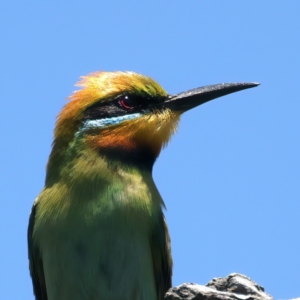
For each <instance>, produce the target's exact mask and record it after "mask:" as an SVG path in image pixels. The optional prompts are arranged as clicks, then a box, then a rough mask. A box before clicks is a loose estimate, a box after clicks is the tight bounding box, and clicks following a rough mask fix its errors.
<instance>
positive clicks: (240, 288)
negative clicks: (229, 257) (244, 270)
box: [165, 273, 273, 300]
mask: <svg viewBox="0 0 300 300" xmlns="http://www.w3.org/2000/svg"><path fill="white" fill-rule="evenodd" d="M181 299H182V300H183V299H186V300H273V297H272V296H270V295H269V294H267V293H266V292H265V290H264V288H263V287H262V286H260V285H258V284H257V283H256V282H254V281H253V280H251V279H250V278H249V277H247V276H245V275H242V274H237V273H232V274H229V275H228V276H226V277H225V278H214V279H212V280H211V281H210V282H209V283H207V284H206V285H205V286H203V285H199V284H195V283H184V284H182V285H180V286H177V287H174V288H171V289H170V290H169V291H168V292H167V293H166V296H165V300H181Z"/></svg>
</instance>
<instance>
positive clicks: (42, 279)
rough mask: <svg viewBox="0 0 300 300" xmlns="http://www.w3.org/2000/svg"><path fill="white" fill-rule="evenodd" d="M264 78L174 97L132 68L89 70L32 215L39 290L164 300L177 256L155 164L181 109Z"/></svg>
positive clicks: (60, 127)
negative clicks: (173, 262)
mask: <svg viewBox="0 0 300 300" xmlns="http://www.w3.org/2000/svg"><path fill="white" fill-rule="evenodd" d="M257 85H258V84H257V83H229V84H216V85H211V86H206V87H200V88H196V89H192V90H189V91H187V92H183V93H179V94H176V95H169V94H168V93H167V92H166V91H165V90H164V89H163V88H162V87H161V86H160V85H159V84H158V83H157V82H155V81H154V80H153V79H151V78H149V77H146V76H143V75H139V74H136V73H133V72H97V73H92V74H90V75H88V76H86V77H83V78H82V79H81V81H80V82H79V83H78V86H80V87H81V89H79V90H78V91H76V92H74V93H73V94H72V95H71V96H70V99H69V102H68V103H67V104H66V105H65V106H64V108H63V109H62V111H61V112H60V114H59V115H58V119H57V123H56V128H55V131H54V141H53V148H52V151H51V154H50V157H49V161H48V165H47V174H46V180H45V187H44V189H43V190H42V192H41V193H40V194H39V196H38V197H37V199H36V200H35V202H34V205H33V208H32V212H31V215H30V220H29V227H28V248H29V261H30V273H31V277H32V282H33V288H34V294H35V298H36V299H37V300H46V299H47V300H68V299H72V300H161V299H163V297H164V294H165V293H166V291H167V290H168V289H169V288H170V287H171V277H172V256H171V248H170V237H169V233H168V228H167V225H166V222H165V218H164V214H163V211H162V209H163V208H164V202H163V200H162V198H161V196H160V194H159V191H158V190H157V188H156V186H155V183H154V181H153V178H152V168H153V164H154V162H155V160H156V158H157V157H158V155H159V153H160V151H161V149H162V148H163V147H164V146H165V145H166V144H167V143H168V141H169V139H170V137H171V136H172V134H173V133H174V132H175V131H176V128H177V125H178V122H179V119H180V115H181V114H182V113H183V112H185V111H187V110H189V109H191V108H194V107H196V106H198V105H200V104H203V103H205V102H207V101H209V100H212V99H214V98H217V97H221V96H224V95H227V94H230V93H233V92H237V91H240V90H243V89H247V88H251V87H255V86H257Z"/></svg>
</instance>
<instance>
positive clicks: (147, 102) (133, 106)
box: [83, 94, 165, 120]
mask: <svg viewBox="0 0 300 300" xmlns="http://www.w3.org/2000/svg"><path fill="white" fill-rule="evenodd" d="M164 100H165V97H149V96H148V95H147V96H140V95H134V94H123V95H119V96H117V97H115V98H113V99H112V100H109V101H105V102H103V101H101V102H100V101H99V102H96V103H95V104H93V105H92V106H90V107H88V108H87V109H86V110H85V112H84V116H83V120H96V119H104V118H110V117H117V116H123V115H126V114H128V113H136V112H142V111H145V110H147V109H151V107H152V106H153V105H154V106H155V104H158V103H161V102H163V101H164Z"/></svg>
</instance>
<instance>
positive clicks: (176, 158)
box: [0, 0, 300, 300]
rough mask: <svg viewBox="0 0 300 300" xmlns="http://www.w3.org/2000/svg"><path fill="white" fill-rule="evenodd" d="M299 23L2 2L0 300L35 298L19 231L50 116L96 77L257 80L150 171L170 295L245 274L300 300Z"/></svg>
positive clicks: (232, 11)
mask: <svg viewBox="0 0 300 300" xmlns="http://www.w3.org/2000/svg"><path fill="white" fill-rule="evenodd" d="M299 14H300V1H298V0H295V1H292V0H289V1H271V0H266V1H258V0H254V1H250V0H249V1H241V0H232V1H208V0H206V1H151V2H150V1H139V2H138V1H13V0H12V1H6V2H3V3H2V5H1V21H0V30H1V35H0V39H1V40H0V44H1V46H0V47H1V48H0V51H1V61H0V65H1V89H0V93H1V105H2V107H1V112H0V114H1V118H0V122H1V126H0V133H1V149H0V152H1V155H0V159H1V170H2V171H1V175H0V176H1V191H2V192H1V200H0V201H1V204H0V205H1V206H0V211H1V217H0V230H1V232H0V234H1V239H0V240H1V255H0V265H1V268H0V299H12V300H14V299H23V300H29V299H33V292H32V286H31V280H30V277H29V272H28V261H27V242H26V231H27V223H28V217H29V213H30V209H31V205H32V202H33V200H34V198H35V197H36V196H37V195H38V193H39V192H40V190H41V189H42V187H43V183H44V178H45V165H46V162H47V159H48V155H49V152H50V149H51V141H52V131H53V128H54V122H55V117H56V115H57V113H58V112H59V111H60V109H61V107H62V106H63V105H64V104H65V98H66V97H67V96H68V95H69V94H70V93H71V92H72V91H73V90H74V86H73V85H74V83H75V82H76V81H77V80H78V78H79V76H81V75H86V74H88V73H89V72H92V71H96V70H107V71H115V70H132V71H136V72H140V73H143V74H145V75H149V76H151V77H153V78H154V79H156V80H157V81H158V82H160V83H161V84H162V85H163V86H164V87H165V88H166V90H167V91H168V92H169V93H177V92H181V91H184V90H187V89H190V88H194V87H198V86H202V85H206V84H213V83H221V82H235V81H259V82H261V86H259V87H257V88H255V89H250V90H246V91H243V92H239V93H236V94H233V95H230V96H227V97H224V98H220V99H217V100H214V101H212V102H209V103H207V104H205V105H203V106H200V107H198V108H196V109H194V110H193V111H190V112H188V113H186V114H185V115H184V116H183V118H182V121H181V124H180V128H179V132H178V133H177V135H176V136H174V138H173V139H172V141H171V142H170V144H169V145H168V147H167V148H166V149H165V150H164V151H163V153H162V154H161V156H160V158H159V159H158V161H157V163H156V165H155V168H154V177H155V181H156V183H157V186H158V187H159V190H160V191H161V194H162V196H163V198H164V200H165V202H166V205H167V208H168V210H167V212H166V217H167V221H168V224H169V228H170V232H171V238H172V249H173V258H174V264H175V267H174V277H173V284H174V285H178V284H180V283H183V282H196V283H200V284H205V283H207V282H208V281H209V280H210V279H212V278H213V277H218V276H226V275H228V274H229V273H231V272H241V273H244V274H246V275H248V276H250V277H251V278H252V279H254V280H255V281H257V282H258V283H260V284H261V285H263V286H264V287H265V289H266V291H267V292H269V293H271V294H272V295H273V296H274V297H275V298H277V299H288V298H292V297H296V296H300V254H299V253H300V233H299V232H300V204H299V203H300V191H299V185H300V175H299V170H300V158H299V154H300V142H299V129H300V118H299V112H300V99H299V98H300V97H299V95H300V89H299V84H300V33H299V28H300V18H299Z"/></svg>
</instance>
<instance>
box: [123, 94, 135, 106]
mask: <svg viewBox="0 0 300 300" xmlns="http://www.w3.org/2000/svg"><path fill="white" fill-rule="evenodd" d="M120 104H121V106H122V107H124V108H126V109H129V108H132V107H133V106H134V103H133V101H131V99H130V98H129V97H128V96H125V97H122V98H121V100H120Z"/></svg>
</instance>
